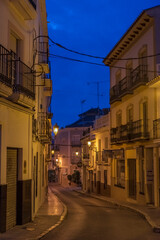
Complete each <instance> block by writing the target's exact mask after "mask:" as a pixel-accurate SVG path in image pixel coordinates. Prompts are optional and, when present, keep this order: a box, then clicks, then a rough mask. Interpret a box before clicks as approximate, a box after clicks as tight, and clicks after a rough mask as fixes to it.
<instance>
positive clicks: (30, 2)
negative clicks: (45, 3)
mask: <svg viewBox="0 0 160 240" xmlns="http://www.w3.org/2000/svg"><path fill="white" fill-rule="evenodd" d="M36 2H37V1H36V0H20V1H19V0H10V6H11V7H12V10H13V11H14V9H16V11H18V13H19V14H20V15H21V16H22V17H23V19H24V20H33V19H35V18H36V5H37V4H36Z"/></svg>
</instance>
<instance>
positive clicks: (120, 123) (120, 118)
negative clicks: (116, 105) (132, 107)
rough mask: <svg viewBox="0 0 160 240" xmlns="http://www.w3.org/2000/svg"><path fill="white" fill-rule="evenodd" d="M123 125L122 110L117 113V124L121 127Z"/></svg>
mask: <svg viewBox="0 0 160 240" xmlns="http://www.w3.org/2000/svg"><path fill="white" fill-rule="evenodd" d="M121 125H122V112H121V110H120V111H118V112H117V113H116V126H117V127H119V126H121Z"/></svg>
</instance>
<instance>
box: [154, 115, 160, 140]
mask: <svg viewBox="0 0 160 240" xmlns="http://www.w3.org/2000/svg"><path fill="white" fill-rule="evenodd" d="M153 138H154V139H160V118H158V119H156V120H154V121H153Z"/></svg>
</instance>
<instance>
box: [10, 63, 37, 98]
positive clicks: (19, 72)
mask: <svg viewBox="0 0 160 240" xmlns="http://www.w3.org/2000/svg"><path fill="white" fill-rule="evenodd" d="M15 63H16V64H15V79H14V91H18V92H21V93H24V94H26V95H27V96H29V97H31V98H33V99H34V98H35V87H34V86H35V82H34V81H35V77H34V75H33V73H32V70H31V68H29V67H28V66H27V65H26V64H25V63H23V62H22V61H21V60H20V59H18V60H15Z"/></svg>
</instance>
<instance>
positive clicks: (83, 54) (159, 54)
mask: <svg viewBox="0 0 160 240" xmlns="http://www.w3.org/2000/svg"><path fill="white" fill-rule="evenodd" d="M48 39H49V40H50V41H51V42H52V43H53V44H55V45H56V46H58V47H60V48H63V49H64V50H66V51H69V52H72V53H75V54H79V55H82V56H86V57H91V58H97V59H102V60H123V61H126V60H138V59H144V58H150V57H156V56H160V53H157V54H152V55H146V56H142V57H130V58H106V57H100V56H95V55H91V54H87V53H81V52H79V51H75V50H72V49H69V48H67V47H65V46H63V45H61V44H60V43H56V42H55V41H53V40H52V39H51V38H50V37H48Z"/></svg>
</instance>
